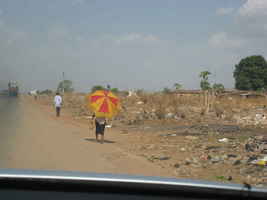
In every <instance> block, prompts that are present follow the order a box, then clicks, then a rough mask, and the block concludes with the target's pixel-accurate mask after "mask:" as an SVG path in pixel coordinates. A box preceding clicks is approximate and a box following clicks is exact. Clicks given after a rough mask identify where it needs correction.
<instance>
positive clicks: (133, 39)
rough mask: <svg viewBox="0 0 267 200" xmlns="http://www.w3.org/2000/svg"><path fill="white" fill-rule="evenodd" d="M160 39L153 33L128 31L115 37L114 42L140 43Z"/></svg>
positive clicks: (153, 41)
mask: <svg viewBox="0 0 267 200" xmlns="http://www.w3.org/2000/svg"><path fill="white" fill-rule="evenodd" d="M158 41H160V39H159V38H158V37H157V36H155V35H145V34H141V33H129V34H126V35H123V36H120V37H118V38H115V42H116V44H119V45H120V44H136V43H138V44H140V43H155V42H158Z"/></svg>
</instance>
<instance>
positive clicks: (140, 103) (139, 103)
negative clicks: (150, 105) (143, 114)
mask: <svg viewBox="0 0 267 200" xmlns="http://www.w3.org/2000/svg"><path fill="white" fill-rule="evenodd" d="M136 104H137V105H142V104H144V102H143V101H138V102H137V103H136Z"/></svg>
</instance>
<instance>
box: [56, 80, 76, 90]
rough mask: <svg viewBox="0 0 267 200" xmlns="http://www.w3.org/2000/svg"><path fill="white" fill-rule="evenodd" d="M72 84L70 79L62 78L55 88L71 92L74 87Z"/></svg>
mask: <svg viewBox="0 0 267 200" xmlns="http://www.w3.org/2000/svg"><path fill="white" fill-rule="evenodd" d="M72 85H73V83H72V81H71V80H63V81H61V82H60V83H59V84H58V87H57V90H58V91H61V92H63V91H64V92H73V91H74V88H73V87H72Z"/></svg>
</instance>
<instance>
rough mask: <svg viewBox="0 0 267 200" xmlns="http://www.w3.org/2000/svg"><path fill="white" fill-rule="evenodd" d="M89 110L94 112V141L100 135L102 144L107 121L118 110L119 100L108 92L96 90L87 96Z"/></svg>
mask: <svg viewBox="0 0 267 200" xmlns="http://www.w3.org/2000/svg"><path fill="white" fill-rule="evenodd" d="M88 100H89V108H90V109H91V110H92V111H93V112H94V115H93V120H94V122H95V134H96V140H97V141H98V142H99V138H98V136H99V135H101V141H100V142H101V143H102V144H103V143H104V133H105V127H106V124H107V119H111V118H112V117H114V116H115V115H116V114H117V113H118V110H119V99H118V98H117V97H116V96H115V95H114V94H113V93H112V92H110V91H108V90H97V91H95V92H94V93H93V94H91V95H89V97H88Z"/></svg>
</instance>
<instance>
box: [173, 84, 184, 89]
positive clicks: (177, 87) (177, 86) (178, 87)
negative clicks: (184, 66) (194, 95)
mask: <svg viewBox="0 0 267 200" xmlns="http://www.w3.org/2000/svg"><path fill="white" fill-rule="evenodd" d="M173 86H174V88H175V90H180V89H181V88H182V85H181V84H179V83H174V85H173Z"/></svg>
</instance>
